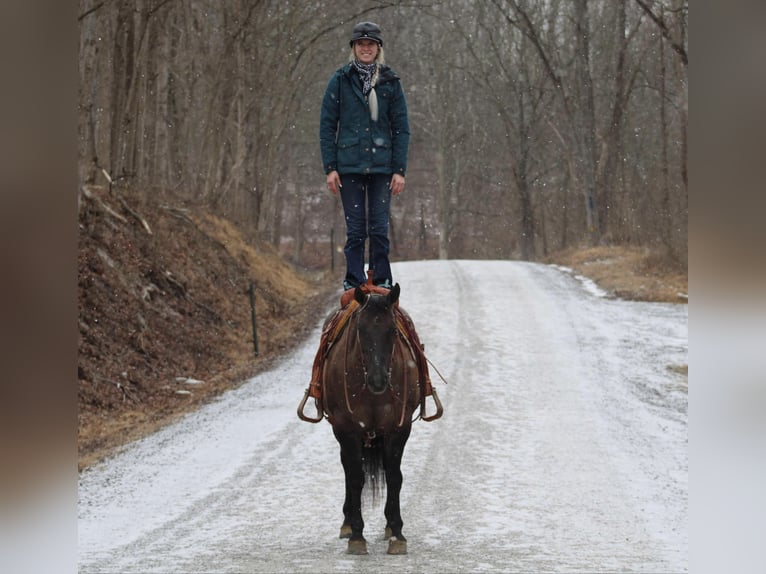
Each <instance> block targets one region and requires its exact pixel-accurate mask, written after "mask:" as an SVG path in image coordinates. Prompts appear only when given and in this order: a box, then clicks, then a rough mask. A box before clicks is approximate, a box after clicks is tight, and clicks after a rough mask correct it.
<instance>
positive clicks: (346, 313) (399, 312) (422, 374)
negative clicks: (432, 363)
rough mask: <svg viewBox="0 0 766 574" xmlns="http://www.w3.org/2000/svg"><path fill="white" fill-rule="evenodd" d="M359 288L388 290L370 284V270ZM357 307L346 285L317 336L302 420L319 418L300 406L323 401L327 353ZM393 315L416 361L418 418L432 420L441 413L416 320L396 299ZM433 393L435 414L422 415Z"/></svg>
mask: <svg viewBox="0 0 766 574" xmlns="http://www.w3.org/2000/svg"><path fill="white" fill-rule="evenodd" d="M360 288H361V289H362V291H364V292H365V293H377V294H380V295H388V293H389V290H388V289H386V288H385V287H379V286H377V285H373V284H372V274H371V273H370V274H369V277H368V279H367V283H364V284H363V285H360ZM358 308H359V303H358V302H357V301H356V300H355V299H354V289H348V290H347V291H344V292H343V294H342V295H341V297H340V309H338V310H337V311H336V312H335V313H334V314H333V315H332V316H331V317H330V318H329V319H328V320H327V322H326V323H325V325H324V328H323V329H322V335H321V337H320V339H319V348H318V349H317V353H316V355H315V357H314V364H313V366H312V368H311V382H310V383H309V388H308V389H306V396H305V397H304V400H303V402H302V403H301V407H299V410H298V415H299V416H300V417H301V418H302V419H303V420H308V421H309V422H318V420H321V418H320V419H317V420H314V419H309V418H305V417H304V416H302V414H303V413H302V406H303V405H304V404H305V401H306V399H307V398H308V397H313V398H314V399H315V400H316V403H317V405H318V406H319V405H321V404H322V371H323V368H324V363H325V360H326V358H327V355H328V354H329V352H330V349H331V348H332V346H333V344H334V343H335V342H336V341H337V340H338V338H339V337H340V335H341V333H343V330H344V329H345V327H346V325H347V324H348V321H349V319H350V318H351V316H352V315H353V314H354V312H355V311H356V310H357V309H358ZM394 317H395V320H396V326H397V329H398V330H399V333H400V334H401V335H402V337H403V338H404V341H405V342H406V343H407V346H408V347H409V349H410V352H411V353H412V355H413V357H414V358H415V363H416V365H417V368H418V381H419V385H420V401H421V418H422V419H423V420H426V421H431V420H435V419H436V418H439V417H440V416H441V403H440V402H438V399H437V398H436V395H435V393H434V390H433V386H432V384H431V377H430V375H429V372H428V360H427V359H426V355H425V351H424V347H423V344H422V343H421V342H420V338H419V337H418V333H417V331H416V330H415V324H414V323H413V322H412V318H411V317H410V316H409V314H407V312H406V311H404V309H402V308H400V307H399V302H398V301H397V302H396V303H394ZM432 395H433V396H434V399H435V400H436V401H437V405H438V407H439V408H438V412H437V414H436V415H434V416H431V417H426V416H424V415H425V399H426V397H428V396H432Z"/></svg>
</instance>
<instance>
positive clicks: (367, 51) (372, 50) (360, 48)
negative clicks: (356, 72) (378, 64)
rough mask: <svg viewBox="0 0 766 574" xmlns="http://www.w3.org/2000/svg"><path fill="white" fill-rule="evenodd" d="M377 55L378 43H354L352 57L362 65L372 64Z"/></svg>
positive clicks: (365, 41) (361, 41) (368, 41)
mask: <svg viewBox="0 0 766 574" xmlns="http://www.w3.org/2000/svg"><path fill="white" fill-rule="evenodd" d="M377 55H378V43H377V42H375V41H374V40H357V41H356V42H354V56H356V59H357V60H359V62H360V63H362V64H372V63H373V62H374V61H375V58H376V57H377Z"/></svg>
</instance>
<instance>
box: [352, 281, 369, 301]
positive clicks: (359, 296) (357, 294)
mask: <svg viewBox="0 0 766 574" xmlns="http://www.w3.org/2000/svg"><path fill="white" fill-rule="evenodd" d="M366 297H367V295H366V294H365V292H364V291H363V290H362V288H361V287H360V286H359V285H357V286H356V289H354V299H356V302H357V303H359V304H360V305H364V300H365V298H366Z"/></svg>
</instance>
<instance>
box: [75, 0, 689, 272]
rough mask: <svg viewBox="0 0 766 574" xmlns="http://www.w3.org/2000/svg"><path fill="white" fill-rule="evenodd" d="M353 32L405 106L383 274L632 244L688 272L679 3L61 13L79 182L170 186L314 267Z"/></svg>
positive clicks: (641, 0)
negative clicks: (405, 163)
mask: <svg viewBox="0 0 766 574" xmlns="http://www.w3.org/2000/svg"><path fill="white" fill-rule="evenodd" d="M363 20H369V21H374V22H376V23H378V24H379V25H380V27H381V28H382V31H383V38H384V49H385V57H386V63H387V64H389V65H390V66H391V67H392V68H393V69H394V70H395V71H396V72H397V73H398V74H399V76H400V77H401V78H402V84H403V87H404V91H405V95H406V98H407V103H408V108H409V116H410V128H411V133H412V137H411V144H410V154H409V168H408V172H407V190H406V191H405V193H403V194H402V195H400V196H398V197H397V198H396V199H395V201H394V202H393V205H392V223H391V241H392V256H393V258H394V259H398V260H404V259H419V258H466V259H522V260H531V261H533V260H541V259H543V258H545V257H546V256H547V255H548V254H550V253H552V252H556V251H560V250H564V249H568V248H571V247H575V246H582V245H629V246H642V247H647V248H650V249H652V250H655V251H657V252H660V253H662V254H663V256H664V257H665V258H666V259H667V260H668V261H670V262H673V263H674V264H676V265H678V266H680V267H684V268H685V267H686V265H687V214H688V170H687V155H688V153H687V129H688V2H687V0H569V1H562V0H542V1H532V0H481V1H471V2H468V1H466V0H444V1H429V0H423V1H420V0H410V1H394V0H391V1H370V0H363V1H359V2H354V3H345V2H331V1H328V0H317V1H314V2H291V1H273V0H228V1H226V2H220V1H218V0H111V1H110V0H80V2H79V14H78V24H79V31H80V35H79V41H80V44H79V106H78V129H79V134H78V152H79V153H78V155H79V162H78V166H79V179H80V184H81V187H82V186H85V187H87V186H88V185H107V184H109V185H128V186H130V187H131V188H132V189H134V190H139V193H142V194H162V193H167V192H172V193H173V194H175V195H176V196H180V197H183V198H184V199H185V200H188V201H189V202H193V203H195V204H197V205H201V206H204V207H205V208H206V209H208V210H209V211H210V212H211V213H213V214H216V215H219V216H222V217H225V218H227V219H229V220H231V221H233V222H235V223H236V224H237V225H238V226H241V227H242V228H243V229H247V230H249V231H250V232H252V233H253V234H254V235H255V236H256V237H257V238H258V239H260V240H262V241H267V242H269V243H271V244H273V245H274V247H275V248H277V249H278V250H279V251H280V252H282V253H283V254H284V255H285V256H286V258H287V259H289V260H291V261H293V262H295V263H297V264H299V265H302V266H305V267H308V268H312V267H314V268H316V267H321V266H323V265H325V266H326V264H327V260H326V256H325V254H326V253H328V245H331V241H335V242H338V241H340V239H339V238H340V237H342V235H343V221H342V217H341V209H340V206H339V204H338V200H337V199H336V198H334V197H333V196H331V195H330V194H329V193H328V192H327V190H326V186H325V176H324V172H323V170H322V163H321V158H320V156H319V142H318V131H319V109H320V103H321V99H322V95H323V93H324V90H325V87H326V85H327V81H328V79H329V77H330V76H331V74H332V73H333V72H334V71H335V70H336V69H337V68H338V67H340V66H342V65H343V64H344V63H346V61H347V60H348V56H349V45H348V39H349V37H350V33H351V29H352V27H353V26H354V24H355V23H357V22H359V21H363Z"/></svg>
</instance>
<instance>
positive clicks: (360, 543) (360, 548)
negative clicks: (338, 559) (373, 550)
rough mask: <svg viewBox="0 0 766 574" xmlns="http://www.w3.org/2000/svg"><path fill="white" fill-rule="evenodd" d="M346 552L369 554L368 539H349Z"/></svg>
mask: <svg viewBox="0 0 766 574" xmlns="http://www.w3.org/2000/svg"><path fill="white" fill-rule="evenodd" d="M346 554H354V555H356V556H363V555H365V554H367V541H366V540H349V541H348V549H347V550H346Z"/></svg>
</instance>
